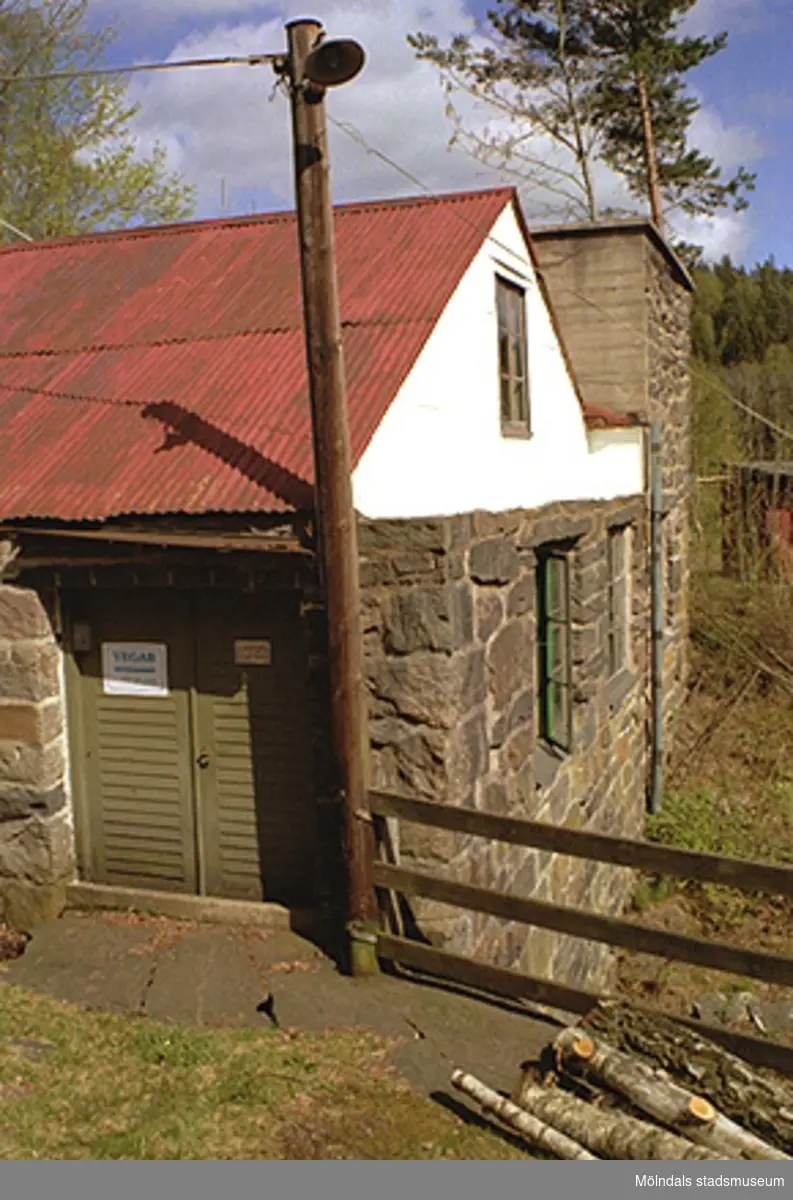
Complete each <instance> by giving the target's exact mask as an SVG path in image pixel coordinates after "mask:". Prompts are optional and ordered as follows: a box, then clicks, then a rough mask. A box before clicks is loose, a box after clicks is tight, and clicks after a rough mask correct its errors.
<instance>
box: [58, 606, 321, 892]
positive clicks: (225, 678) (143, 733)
mask: <svg viewBox="0 0 793 1200" xmlns="http://www.w3.org/2000/svg"><path fill="white" fill-rule="evenodd" d="M65 599H66V602H67V605H68V612H69V616H70V622H69V629H70V640H71V650H72V653H71V656H70V664H71V665H70V676H71V678H70V688H69V692H70V696H69V703H70V729H71V742H72V785H73V792H74V794H75V801H76V804H75V807H76V820H77V835H78V837H77V842H78V854H79V859H80V868H81V874H82V878H83V879H86V880H89V881H92V882H97V883H105V884H110V885H116V886H124V887H132V888H146V889H156V890H167V891H178V892H187V893H195V894H200V895H208V896H221V897H228V898H237V899H249V900H250V899H253V900H256V899H264V900H275V901H280V902H283V903H287V904H306V903H310V901H311V893H312V881H313V879H314V876H315V869H314V868H315V864H314V859H315V854H316V842H317V839H316V810H315V805H314V796H313V786H312V784H313V779H312V755H311V730H310V717H309V695H308V685H307V661H306V651H305V645H304V638H303V626H302V622H301V619H300V615H299V610H298V605H297V600H296V597H295V596H293V595H291V594H290V595H282V596H278V595H272V596H258V595H242V594H240V593H237V592H233V593H232V592H226V593H223V592H217V593H214V592H212V593H205V594H200V593H187V592H179V591H168V592H157V591H149V590H144V589H141V590H139V591H134V592H133V591H130V590H124V591H121V590H119V591H115V590H113V589H105V588H102V589H96V590H95V591H92V592H91V593H75V594H73V595H71V596H68V597H66V598H65Z"/></svg>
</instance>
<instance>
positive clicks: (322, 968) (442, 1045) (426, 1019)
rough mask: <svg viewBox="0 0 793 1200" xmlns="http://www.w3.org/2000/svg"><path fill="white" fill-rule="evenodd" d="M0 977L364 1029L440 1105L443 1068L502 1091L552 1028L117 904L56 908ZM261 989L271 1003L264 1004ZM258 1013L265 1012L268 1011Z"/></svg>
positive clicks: (82, 1000) (104, 999) (250, 934)
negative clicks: (101, 909)
mask: <svg viewBox="0 0 793 1200" xmlns="http://www.w3.org/2000/svg"><path fill="white" fill-rule="evenodd" d="M0 981H7V982H8V983H12V984H17V985H19V986H21V987H25V988H29V989H30V990H31V991H34V992H40V993H43V994H46V995H50V996H54V997H56V998H57V999H61V1000H67V1001H71V1002H72V1003H75V1004H80V1005H84V1006H87V1007H90V1008H94V1009H100V1010H109V1011H113V1012H119V1013H127V1014H129V1015H130V1016H138V1017H151V1018H152V1019H155V1020H158V1021H166V1022H167V1021H179V1022H186V1023H189V1024H193V1025H197V1026H204V1027H211V1026H257V1025H258V1026H261V1027H262V1028H265V1027H267V1026H268V1025H270V1024H272V1018H273V1017H274V1018H275V1020H276V1021H277V1023H278V1024H279V1025H280V1026H281V1027H282V1028H288V1029H297V1030H326V1029H343V1028H355V1027H358V1028H366V1029H370V1030H372V1031H373V1032H375V1033H378V1034H381V1035H385V1036H388V1037H395V1038H398V1039H400V1042H399V1045H398V1046H397V1047H396V1049H395V1051H394V1055H393V1061H394V1065H395V1066H396V1067H397V1069H398V1070H399V1071H401V1073H402V1074H403V1075H405V1077H406V1078H407V1079H409V1080H410V1082H411V1083H412V1084H413V1085H414V1086H415V1087H417V1088H418V1089H420V1090H421V1091H422V1092H424V1093H425V1094H428V1095H432V1096H435V1098H436V1099H438V1100H440V1101H441V1102H445V1101H446V1100H448V1099H450V1098H451V1097H452V1089H451V1087H450V1084H449V1076H450V1074H451V1072H452V1070H453V1068H454V1067H456V1066H460V1067H464V1068H465V1069H466V1070H469V1071H472V1072H473V1073H474V1074H479V1075H480V1077H481V1078H482V1079H483V1080H485V1081H486V1082H487V1083H489V1084H490V1085H491V1086H493V1087H496V1088H501V1089H504V1090H510V1089H511V1087H512V1086H513V1084H514V1082H515V1079H516V1076H517V1072H518V1068H519V1065H520V1064H521V1063H522V1062H525V1061H526V1060H529V1059H536V1058H537V1057H538V1056H539V1054H540V1052H541V1051H542V1049H543V1048H544V1047H545V1046H546V1045H547V1044H548V1042H549V1041H550V1040H551V1039H552V1037H553V1036H554V1031H555V1030H556V1029H557V1026H555V1025H553V1024H552V1023H551V1022H550V1021H546V1020H543V1019H540V1018H539V1017H533V1016H529V1015H527V1014H526V1013H525V1012H523V1011H521V1010H520V1009H519V1008H517V1007H513V1006H509V1005H507V1004H504V1005H500V1004H498V1003H490V1002H487V1001H485V1000H481V999H478V998H475V997H473V996H470V995H466V994H462V993H461V992H459V991H455V990H450V989H447V988H445V987H438V986H432V985H429V984H420V983H415V982H412V981H409V980H406V979H401V978H397V977H394V976H387V975H382V976H379V977H377V978H375V979H373V980H352V979H349V978H347V977H345V976H343V975H340V974H339V973H338V971H337V970H336V968H335V966H334V964H333V963H332V962H331V960H330V959H328V958H327V957H325V955H323V953H322V952H321V951H320V950H319V949H317V947H316V946H314V945H313V944H312V943H310V942H307V941H305V940H304V939H302V938H300V937H298V936H297V935H295V934H294V933H290V932H287V931H276V932H272V933H267V932H265V931H263V930H259V929H253V928H238V927H229V926H220V925H196V924H192V923H179V922H174V921H168V920H164V919H158V918H152V917H141V916H136V915H134V914H126V913H78V912H70V913H67V914H66V915H65V916H64V917H63V918H62V919H61V920H60V921H56V922H54V923H52V924H51V925H46V926H44V927H43V928H41V929H39V930H38V931H37V932H36V935H35V936H34V937H33V939H32V940H31V941H30V943H29V944H28V947H27V950H26V952H25V954H24V955H23V956H22V957H21V958H18V959H16V960H14V961H12V962H10V963H8V964H6V966H5V969H4V970H3V972H2V974H1V975H0ZM268 997H271V998H272V1002H271V1003H268ZM268 1010H269V1012H270V1013H271V1014H272V1016H271V1015H268Z"/></svg>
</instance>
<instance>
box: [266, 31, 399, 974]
mask: <svg viewBox="0 0 793 1200" xmlns="http://www.w3.org/2000/svg"><path fill="white" fill-rule="evenodd" d="M321 34H322V26H321V25H320V23H319V22H318V21H312V20H301V21H293V22H291V23H290V24H289V25H287V35H288V43H289V58H288V78H289V83H290V96H291V104H292V132H293V139H294V144H293V152H294V162H295V183H296V197H297V223H298V231H299V237H300V267H301V276H302V286H303V313H304V323H305V334H306V354H307V360H308V377H309V390H310V397H311V415H312V429H313V438H314V464H315V477H316V512H317V520H318V526H319V529H318V542H319V552H320V561H321V566H322V575H323V583H324V591H325V603H326V612H327V625H328V656H329V665H330V683H331V701H332V710H333V711H332V728H333V739H334V746H335V752H336V754H335V758H336V766H337V775H338V780H339V783H340V787H341V793H342V803H343V811H344V833H345V856H346V870H347V905H348V911H347V916H348V933H349V950H350V964H349V965H350V969H351V971H352V973H353V974H356V975H361V974H370V973H373V972H374V971H376V970H377V957H376V948H375V944H374V936H375V932H376V928H377V924H376V922H377V905H376V901H375V894H374V887H373V884H372V863H373V857H374V853H373V836H372V819H371V815H370V812H369V796H368V787H369V778H368V776H369V771H368V749H369V745H368V726H367V712H366V695H365V692H364V675H363V648H362V643H361V618H360V597H359V586H358V544H357V536H356V523H355V510H354V508H353V499H352V482H351V469H350V445H349V432H348V423H347V406H346V398H345V378H344V361H343V355H342V338H341V318H340V314H339V297H338V285H337V279H336V261H335V251H334V239H333V208H332V203H331V192H330V174H329V170H328V128H327V119H326V115H325V91H324V88H322V87H321V86H318V85H317V84H316V83H314V82H312V80H311V79H310V78H309V77H308V74H307V70H306V67H307V62H308V61H309V55H310V53H311V51H312V49H314V48H315V46H316V45H317V43H318V39H319V37H320V35H321Z"/></svg>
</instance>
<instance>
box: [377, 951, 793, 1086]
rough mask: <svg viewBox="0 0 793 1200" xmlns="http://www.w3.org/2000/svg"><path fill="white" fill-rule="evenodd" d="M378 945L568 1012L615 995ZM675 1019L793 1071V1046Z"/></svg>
mask: <svg viewBox="0 0 793 1200" xmlns="http://www.w3.org/2000/svg"><path fill="white" fill-rule="evenodd" d="M378 949H379V952H380V955H381V957H382V958H385V959H389V960H390V961H391V962H395V963H399V964H400V965H401V966H403V967H409V968H412V969H413V970H415V971H421V972H423V973H424V974H426V975H429V976H433V977H435V978H440V979H447V980H453V981H454V982H455V983H459V984H463V985H464V986H465V987H469V988H473V989H475V990H477V991H480V992H487V993H491V994H495V995H497V996H503V997H506V998H508V999H511V1000H516V1001H524V1000H528V1001H532V1002H533V1003H535V1004H544V1005H547V1006H550V1007H552V1008H561V1009H563V1010H564V1011H565V1012H570V1013H578V1014H580V1015H585V1014H586V1013H589V1012H591V1011H592V1009H593V1008H595V1007H596V1005H597V1004H599V1003H600V1002H601V1001H602V1000H604V999H610V998H612V999H613V997H608V996H603V995H598V994H597V993H596V992H588V991H585V990H584V989H583V988H574V987H569V986H568V985H566V984H563V983H553V982H552V981H551V980H549V979H537V978H536V977H535V976H532V975H524V974H523V973H522V972H520V971H511V970H509V969H508V968H507V967H494V966H491V965H490V964H489V963H484V962H478V961H477V960H475V959H472V958H464V957H463V956H462V955H460V954H451V953H450V952H449V951H448V950H439V949H437V948H436V947H435V946H428V945H425V944H424V943H422V942H415V941H411V940H409V939H408V938H401V937H395V936H394V935H393V934H390V933H384V934H381V935H380V937H379V939H378ZM632 1007H634V1008H638V1009H639V1010H640V1011H642V1012H646V1013H649V1014H656V1013H657V1011H658V1010H657V1009H652V1008H649V1007H647V1006H646V1005H642V1004H637V1005H633V1006H632ZM674 1020H675V1021H677V1022H678V1024H680V1025H685V1026H687V1027H688V1028H689V1029H695V1030H697V1032H698V1033H700V1034H702V1035H703V1036H705V1037H707V1038H710V1040H711V1041H713V1042H716V1043H717V1044H718V1045H721V1046H723V1047H724V1048H725V1049H726V1050H729V1051H731V1052H732V1053H733V1054H739V1055H741V1057H742V1058H745V1059H747V1061H749V1062H753V1063H755V1064H756V1065H757V1066H759V1067H770V1068H772V1069H773V1070H776V1071H784V1072H786V1073H787V1074H788V1075H791V1076H793V1046H786V1045H783V1044H782V1043H779V1042H773V1041H769V1040H766V1039H763V1038H758V1037H753V1036H752V1035H751V1034H747V1033H739V1032H738V1031H736V1030H734V1029H725V1028H724V1027H723V1026H716V1025H708V1024H706V1023H705V1022H703V1021H699V1020H696V1019H695V1018H693V1017H681V1016H677V1015H675V1017H674Z"/></svg>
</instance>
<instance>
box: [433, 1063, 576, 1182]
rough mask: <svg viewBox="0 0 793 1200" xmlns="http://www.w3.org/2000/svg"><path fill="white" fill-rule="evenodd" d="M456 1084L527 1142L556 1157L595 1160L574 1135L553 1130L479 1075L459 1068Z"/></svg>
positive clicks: (461, 1090) (454, 1076) (454, 1074)
mask: <svg viewBox="0 0 793 1200" xmlns="http://www.w3.org/2000/svg"><path fill="white" fill-rule="evenodd" d="M452 1083H453V1084H454V1086H455V1087H456V1088H457V1090H458V1091H460V1092H464V1093H465V1095H466V1096H470V1097H471V1099H472V1100H475V1101H476V1103H477V1104H478V1105H479V1107H480V1108H483V1109H484V1110H485V1112H490V1113H492V1114H493V1116H495V1117H498V1119H499V1121H502V1122H503V1123H504V1124H505V1125H508V1126H509V1127H510V1129H515V1130H516V1131H517V1132H518V1133H519V1134H521V1136H522V1137H524V1138H525V1139H526V1141H527V1142H530V1143H531V1145H532V1146H536V1147H537V1148H538V1149H539V1150H544V1151H546V1152H547V1153H548V1154H553V1155H554V1156H555V1157H556V1158H564V1159H576V1160H578V1159H587V1161H590V1162H593V1161H594V1159H595V1156H594V1154H590V1153H589V1151H588V1150H585V1149H584V1147H583V1146H580V1145H579V1144H578V1142H574V1141H573V1140H572V1138H569V1137H567V1136H566V1135H565V1134H563V1133H560V1132H559V1130H558V1129H552V1128H551V1126H550V1125H546V1124H544V1123H543V1122H542V1121H539V1120H538V1119H537V1117H533V1116H532V1115H531V1114H530V1113H527V1112H525V1111H524V1110H523V1109H522V1108H519V1107H518V1106H517V1104H513V1103H512V1101H511V1100H507V1099H505V1098H504V1096H501V1095H499V1093H498V1092H494V1091H493V1089H492V1088H489V1087H487V1085H486V1084H484V1083H482V1082H481V1081H480V1080H479V1079H477V1078H476V1077H475V1076H473V1075H467V1074H466V1072H465V1071H455V1072H454V1073H453V1075H452Z"/></svg>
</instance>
